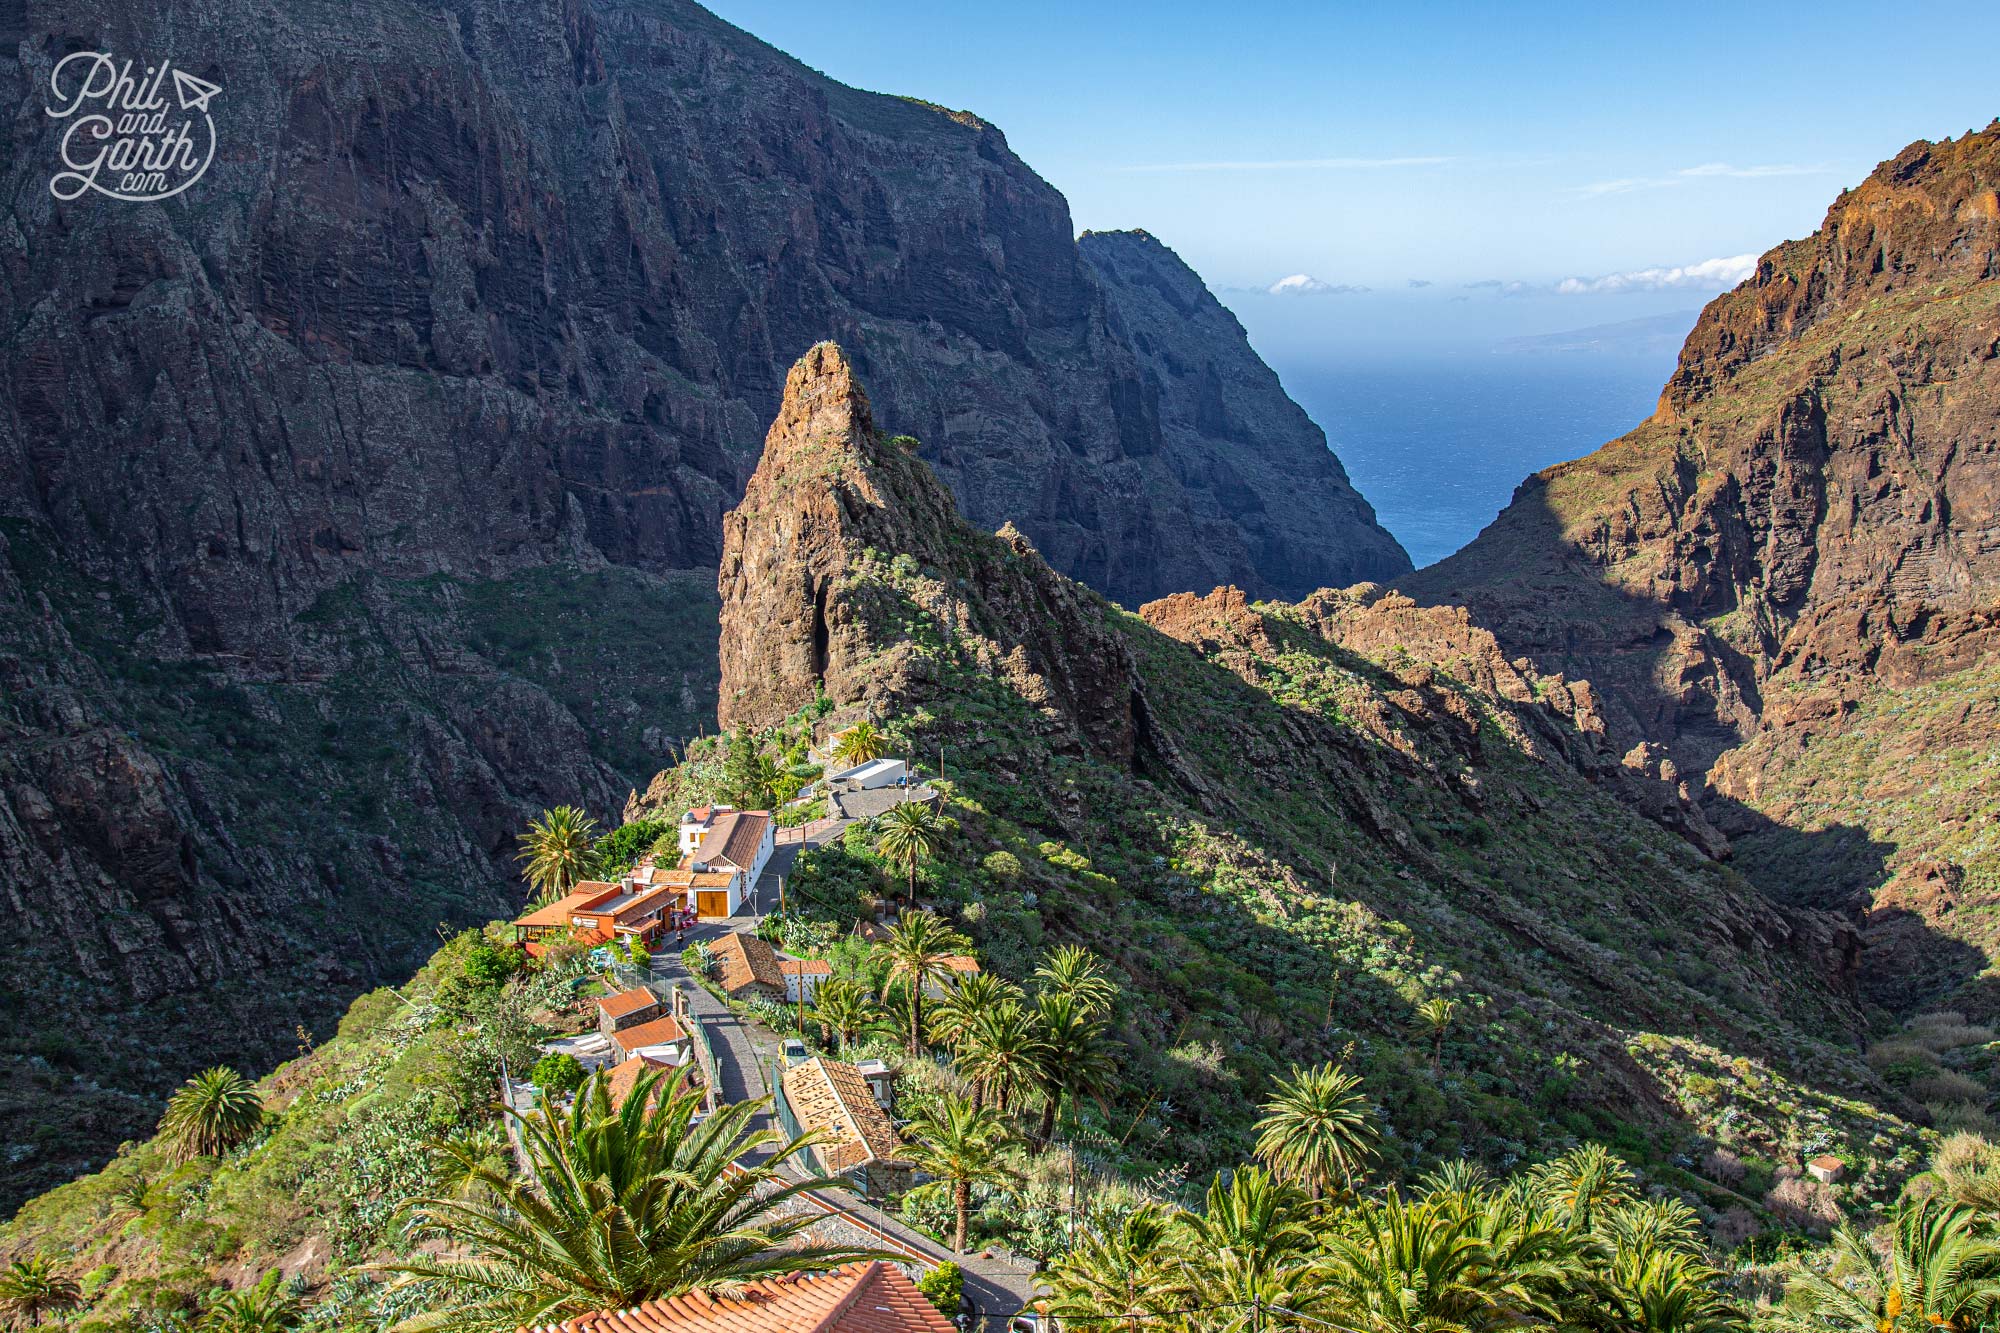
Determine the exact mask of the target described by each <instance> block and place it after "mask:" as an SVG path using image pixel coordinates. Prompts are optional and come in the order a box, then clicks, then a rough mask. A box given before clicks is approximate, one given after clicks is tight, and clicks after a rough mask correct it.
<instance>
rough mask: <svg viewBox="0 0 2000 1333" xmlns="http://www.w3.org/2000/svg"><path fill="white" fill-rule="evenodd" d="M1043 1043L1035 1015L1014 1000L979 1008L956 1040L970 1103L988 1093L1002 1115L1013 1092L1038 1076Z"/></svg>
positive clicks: (1010, 1101) (979, 1100) (976, 1102)
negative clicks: (968, 1081)
mask: <svg viewBox="0 0 2000 1333" xmlns="http://www.w3.org/2000/svg"><path fill="white" fill-rule="evenodd" d="M1046 1045H1047V1043H1045V1042H1044V1041H1043V1040H1042V1036H1041V1031H1040V1024H1039V1023H1038V1022H1037V1016H1036V1015H1033V1014H1030V1013H1029V1012H1028V1011H1027V1010H1025V1009H1023V1008H1022V1007H1021V1005H1020V1003H1019V1002H1018V1001H1015V1000H1008V1001H1006V1002H1005V1003H1003V1004H1000V1005H998V1006H997V1007H995V1008H991V1009H982V1010H980V1011H979V1014H978V1017H976V1018H975V1019H974V1020H973V1022H972V1026H971V1027H969V1028H967V1029H965V1030H964V1032H963V1033H962V1035H961V1036H960V1037H959V1042H958V1070H959V1072H960V1073H961V1074H964V1075H965V1076H966V1077H967V1078H969V1079H971V1080H972V1089H973V1091H972V1100H973V1104H974V1105H984V1104H985V1101H986V1098H987V1097H989V1096H991V1097H992V1098H993V1099H994V1100H995V1102H996V1103H997V1104H998V1105H999V1108H1000V1114H1001V1115H1006V1114H1007V1112H1008V1110H1009V1109H1010V1107H1011V1105H1012V1103H1013V1098H1014V1094H1015V1093H1016V1092H1018V1091H1020V1090H1022V1089H1024V1088H1028V1087H1031V1086H1033V1085H1034V1083H1035V1081H1036V1079H1037V1078H1038V1077H1039V1076H1040V1074H1041V1071H1042V1061H1043V1058H1044V1056H1045V1055H1046V1051H1045V1049H1044V1048H1045V1046H1046Z"/></svg>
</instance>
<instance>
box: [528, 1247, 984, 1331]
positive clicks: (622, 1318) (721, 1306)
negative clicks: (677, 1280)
mask: <svg viewBox="0 0 2000 1333" xmlns="http://www.w3.org/2000/svg"><path fill="white" fill-rule="evenodd" d="M542 1327H543V1329H544V1330H558V1329H559V1330H561V1333H953V1329H952V1325H951V1321H950V1320H948V1319H946V1318H945V1317H944V1316H943V1315H941V1314H939V1313H938V1312H937V1307H936V1306H934V1305H932V1304H931V1303H930V1301H929V1300H928V1299H927V1298H926V1297H925V1296H924V1294H923V1293H922V1292H920V1291H918V1290H917V1284H916V1283H914V1282H912V1281H910V1279H909V1278H908V1277H906V1276H905V1275H904V1274H903V1270H902V1269H900V1268H895V1267H892V1266H891V1265H889V1264H885V1263H881V1262H879V1261H877V1262H870V1263H858V1264H848V1265H846V1266H845V1267H842V1268H836V1269H834V1270H833V1271H832V1272H831V1273H819V1274H812V1275H801V1274H793V1275H789V1276H786V1277H777V1278H767V1279H765V1280H763V1281H761V1282H748V1283H745V1284H743V1285H742V1286H740V1287H738V1288H736V1289H735V1290H734V1291H731V1292H730V1293H729V1294H727V1295H722V1294H719V1293H715V1292H709V1291H691V1292H688V1293H687V1294H686V1295H683V1296H673V1297H669V1298H668V1299H666V1300H659V1301H647V1302H646V1303H645V1304H643V1305H635V1306H633V1307H632V1308H631V1309H629V1310H601V1311H599V1312H598V1313H596V1314H587V1315H583V1316H580V1317H579V1318H576V1319H571V1320H569V1321H567V1322H566V1323H562V1324H547V1325H543V1326H542ZM521 1333H529V1330H525V1329H524V1330H522V1331H521Z"/></svg>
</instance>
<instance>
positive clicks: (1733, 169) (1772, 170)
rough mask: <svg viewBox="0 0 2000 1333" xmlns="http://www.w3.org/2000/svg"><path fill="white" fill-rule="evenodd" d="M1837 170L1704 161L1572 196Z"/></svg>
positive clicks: (1596, 185) (1596, 184) (1598, 184)
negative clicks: (1735, 164) (1745, 165)
mask: <svg viewBox="0 0 2000 1333" xmlns="http://www.w3.org/2000/svg"><path fill="white" fill-rule="evenodd" d="M1835 170H1836V168H1834V167H1830V166H1825V165H1817V166H1807V165H1804V164H1802V163H1797V162H1765V163H1759V164H1757V165H1755V166H1748V167H1738V166H1732V165H1731V164H1729V163H1727V162H1703V163H1702V164H1701V165H1700V166H1694V167H1682V168H1681V169H1680V170H1679V171H1676V172H1673V173H1672V174H1671V175H1666V176H1616V177H1613V178H1612V179H1610V180H1602V181H1591V182H1590V183H1588V184H1586V185H1572V186H1570V187H1569V191H1568V192H1569V193H1570V194H1580V195H1585V196H1587V197H1595V196H1597V195H1605V194H1631V193H1632V192H1633V191H1634V190H1667V189H1672V188H1673V187H1674V186H1677V185H1687V184H1689V183H1690V182H1693V181H1698V180H1765V179H1769V178H1770V177H1773V176H1827V175H1831V174H1833V172H1834V171H1835Z"/></svg>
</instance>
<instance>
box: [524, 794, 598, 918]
mask: <svg viewBox="0 0 2000 1333" xmlns="http://www.w3.org/2000/svg"><path fill="white" fill-rule="evenodd" d="M519 841H520V844H521V850H520V852H519V853H517V854H516V855H515V857H514V859H515V860H516V861H519V862H520V863H521V864H522V865H523V866H525V867H526V869H525V870H524V871H523V873H524V874H526V875H527V877H528V884H529V886H530V887H531V888H532V889H534V891H535V901H536V902H537V903H549V902H554V901H555V900H556V899H558V898H560V897H562V896H563V895H564V894H566V893H568V892H569V891H570V890H571V889H573V888H575V887H576V886H577V884H578V882H580V881H582V880H585V879H588V878H589V877H590V876H591V875H593V874H595V873H597V868H598V865H599V861H598V856H597V821H596V820H594V819H592V818H591V817H590V816H589V815H587V814H585V813H584V812H583V811H581V810H579V809H577V808H576V807H575V806H573V805H559V806H557V807H556V808H555V809H553V810H544V811H543V812H542V817H541V818H540V819H534V820H530V821H529V822H528V831H527V832H526V833H523V834H522V835H521V836H520V839H519Z"/></svg>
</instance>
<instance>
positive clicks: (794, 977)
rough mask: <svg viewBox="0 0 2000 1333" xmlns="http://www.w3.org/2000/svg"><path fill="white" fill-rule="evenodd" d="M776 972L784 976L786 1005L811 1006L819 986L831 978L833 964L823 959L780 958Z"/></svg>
mask: <svg viewBox="0 0 2000 1333" xmlns="http://www.w3.org/2000/svg"><path fill="white" fill-rule="evenodd" d="M778 970H779V971H780V972H783V973H784V974H785V1003H787V1004H801V1003H804V1004H811V1003H812V1002H813V996H815V995H816V994H818V993H819V988H820V984H821V983H822V982H824V981H826V980H827V979H828V978H830V977H832V976H833V964H832V963H829V962H827V961H826V959H824V958H780V959H779V960H778Z"/></svg>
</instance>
